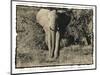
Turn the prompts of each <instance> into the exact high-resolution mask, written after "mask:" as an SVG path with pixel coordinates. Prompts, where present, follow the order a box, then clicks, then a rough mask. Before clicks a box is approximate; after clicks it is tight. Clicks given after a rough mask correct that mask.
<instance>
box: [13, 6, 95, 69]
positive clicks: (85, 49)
mask: <svg viewBox="0 0 100 75" xmlns="http://www.w3.org/2000/svg"><path fill="white" fill-rule="evenodd" d="M16 8H17V11H16V16H17V18H16V33H17V36H16V37H17V38H16V41H17V42H16V63H15V64H16V68H28V67H37V66H56V65H90V64H93V47H92V45H87V46H86V45H83V46H81V45H69V46H67V47H62V48H61V49H60V55H59V58H58V59H56V60H54V61H48V50H47V46H46V44H45V41H44V31H43V28H42V27H41V26H39V25H38V24H37V22H36V18H35V17H36V13H37V12H38V10H39V8H36V7H28V6H17V7H16Z"/></svg>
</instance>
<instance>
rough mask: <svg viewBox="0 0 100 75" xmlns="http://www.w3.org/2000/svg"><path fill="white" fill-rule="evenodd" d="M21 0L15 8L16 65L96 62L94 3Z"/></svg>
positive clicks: (86, 63)
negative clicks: (31, 0) (75, 3)
mask: <svg viewBox="0 0 100 75" xmlns="http://www.w3.org/2000/svg"><path fill="white" fill-rule="evenodd" d="M15 3H16V2H15ZM20 3H22V2H19V4H14V3H13V4H14V5H15V7H13V8H14V10H15V11H14V10H13V11H14V12H12V13H13V14H14V16H15V17H14V18H12V19H13V21H12V22H13V23H12V28H13V29H12V35H13V36H12V37H13V40H12V41H14V42H13V43H12V45H13V46H12V47H13V49H12V53H13V57H12V59H14V61H12V63H13V65H14V68H15V69H29V68H42V67H48V68H49V67H60V66H65V67H66V68H67V66H76V65H77V67H80V66H81V65H82V66H86V65H87V66H91V65H95V21H94V20H95V12H94V11H95V10H94V8H95V7H94V6H85V5H84V6H81V5H75V6H76V7H75V6H71V5H68V6H67V5H65V6H63V4H62V6H60V4H58V5H56V4H51V5H50V4H49V5H45V4H46V3H44V6H43V5H41V4H40V3H35V4H34V2H33V4H32V2H31V5H30V4H29V3H28V2H26V3H22V4H20ZM27 3H28V5H27ZM36 4H37V5H36ZM42 4H43V3H42ZM12 17H13V15H12ZM12 67H13V66H12ZM93 68H95V67H93ZM89 69H90V68H89ZM66 70H67V69H66Z"/></svg>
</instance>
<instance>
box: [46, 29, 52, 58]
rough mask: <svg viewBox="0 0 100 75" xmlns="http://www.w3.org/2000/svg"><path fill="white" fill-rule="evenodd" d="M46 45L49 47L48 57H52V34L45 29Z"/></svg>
mask: <svg viewBox="0 0 100 75" xmlns="http://www.w3.org/2000/svg"><path fill="white" fill-rule="evenodd" d="M46 33H47V45H48V49H49V58H52V57H53V51H52V34H51V31H50V30H49V31H47V32H46Z"/></svg>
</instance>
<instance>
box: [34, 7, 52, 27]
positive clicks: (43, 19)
mask: <svg viewBox="0 0 100 75" xmlns="http://www.w3.org/2000/svg"><path fill="white" fill-rule="evenodd" d="M49 12H50V10H48V9H40V11H39V12H38V13H37V16H36V20H37V22H38V23H39V24H40V25H42V26H44V25H46V24H48V14H49Z"/></svg>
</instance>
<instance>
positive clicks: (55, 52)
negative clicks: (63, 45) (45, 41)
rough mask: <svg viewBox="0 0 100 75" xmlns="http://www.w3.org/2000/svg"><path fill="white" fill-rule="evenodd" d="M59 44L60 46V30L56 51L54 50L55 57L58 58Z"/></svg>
mask: <svg viewBox="0 0 100 75" xmlns="http://www.w3.org/2000/svg"><path fill="white" fill-rule="evenodd" d="M59 46H60V32H59V31H57V32H56V42H55V51H54V58H57V57H58V55H59Z"/></svg>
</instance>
